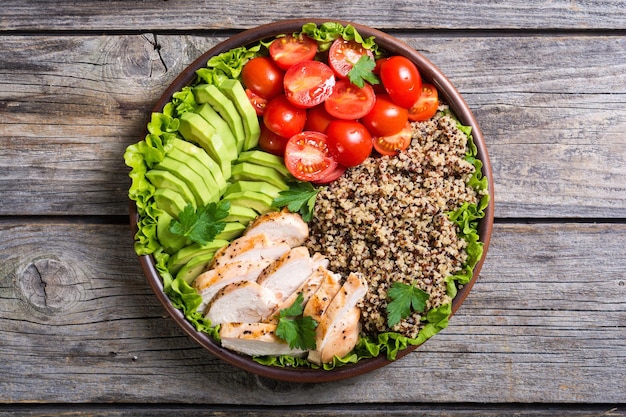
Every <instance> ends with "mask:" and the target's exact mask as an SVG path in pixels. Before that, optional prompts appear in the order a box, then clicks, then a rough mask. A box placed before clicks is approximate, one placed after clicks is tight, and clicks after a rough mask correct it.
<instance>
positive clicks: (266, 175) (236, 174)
mask: <svg viewBox="0 0 626 417" xmlns="http://www.w3.org/2000/svg"><path fill="white" fill-rule="evenodd" d="M232 179H233V180H234V181H265V182H268V183H270V184H272V185H274V186H276V187H278V188H279V189H280V190H281V191H285V190H288V189H289V186H288V185H287V182H286V179H285V177H284V176H283V175H282V174H281V173H279V172H278V171H276V170H275V169H274V168H270V167H265V166H262V165H257V164H252V163H250V162H241V163H238V164H235V165H233V170H232Z"/></svg>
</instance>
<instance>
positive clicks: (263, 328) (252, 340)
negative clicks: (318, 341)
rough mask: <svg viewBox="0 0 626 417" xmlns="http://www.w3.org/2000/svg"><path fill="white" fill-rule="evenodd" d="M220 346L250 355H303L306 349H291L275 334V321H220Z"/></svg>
mask: <svg viewBox="0 0 626 417" xmlns="http://www.w3.org/2000/svg"><path fill="white" fill-rule="evenodd" d="M220 338H221V340H222V346H223V347H225V348H227V349H231V350H234V351H235V352H239V353H243V354H245V355H251V356H279V355H291V356H304V355H305V354H306V351H304V350H301V349H297V348H294V349H291V348H290V347H289V345H288V344H287V343H285V342H284V341H283V340H281V339H280V338H279V337H277V336H276V324H275V323H222V325H221V326H220Z"/></svg>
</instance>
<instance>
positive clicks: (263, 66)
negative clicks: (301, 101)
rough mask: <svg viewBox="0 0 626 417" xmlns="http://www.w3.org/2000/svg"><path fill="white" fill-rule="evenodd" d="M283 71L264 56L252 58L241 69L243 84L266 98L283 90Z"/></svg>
mask: <svg viewBox="0 0 626 417" xmlns="http://www.w3.org/2000/svg"><path fill="white" fill-rule="evenodd" d="M284 76H285V72H284V71H283V70H281V69H280V68H278V67H277V66H276V64H274V62H273V61H272V60H271V59H270V58H268V57H264V56H259V57H256V58H252V59H251V60H250V61H248V62H247V63H246V64H245V65H244V66H243V69H242V70H241V80H242V81H243V85H244V86H245V87H246V88H247V89H249V90H250V91H252V92H253V93H255V94H256V95H258V96H261V97H263V98H266V99H270V98H272V97H275V96H277V95H279V94H280V93H282V92H283V77H284Z"/></svg>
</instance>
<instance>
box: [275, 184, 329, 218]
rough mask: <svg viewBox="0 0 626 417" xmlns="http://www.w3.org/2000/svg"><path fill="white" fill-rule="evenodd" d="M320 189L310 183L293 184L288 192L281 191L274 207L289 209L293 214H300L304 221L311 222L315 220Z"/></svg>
mask: <svg viewBox="0 0 626 417" xmlns="http://www.w3.org/2000/svg"><path fill="white" fill-rule="evenodd" d="M318 193H319V189H317V188H315V187H314V186H313V185H312V184H311V183H310V182H304V181H298V182H294V183H291V184H290V186H289V189H288V190H285V191H281V192H280V194H279V196H278V197H276V198H275V199H274V201H273V202H272V207H277V208H281V207H285V206H286V207H287V209H288V210H289V211H290V212H292V213H300V215H302V220H304V221H305V222H310V221H311V220H312V219H313V212H314V208H315V199H316V197H317V194H318Z"/></svg>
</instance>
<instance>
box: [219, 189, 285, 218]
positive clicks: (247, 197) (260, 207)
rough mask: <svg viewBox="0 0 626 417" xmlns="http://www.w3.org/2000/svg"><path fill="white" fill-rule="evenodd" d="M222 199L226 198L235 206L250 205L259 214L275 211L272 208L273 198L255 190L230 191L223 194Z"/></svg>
mask: <svg viewBox="0 0 626 417" xmlns="http://www.w3.org/2000/svg"><path fill="white" fill-rule="evenodd" d="M224 200H228V201H230V203H231V204H234V205H236V206H242V207H250V208H251V209H253V210H254V211H256V212H257V213H259V214H265V213H268V212H270V211H276V209H275V208H272V201H274V199H273V198H272V197H270V196H268V195H265V194H262V193H258V192H256V191H242V192H238V193H231V194H228V195H227V196H225V197H224Z"/></svg>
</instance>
